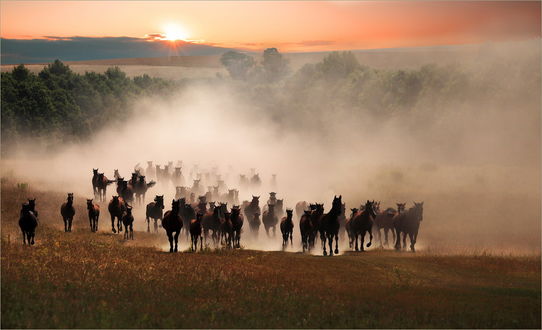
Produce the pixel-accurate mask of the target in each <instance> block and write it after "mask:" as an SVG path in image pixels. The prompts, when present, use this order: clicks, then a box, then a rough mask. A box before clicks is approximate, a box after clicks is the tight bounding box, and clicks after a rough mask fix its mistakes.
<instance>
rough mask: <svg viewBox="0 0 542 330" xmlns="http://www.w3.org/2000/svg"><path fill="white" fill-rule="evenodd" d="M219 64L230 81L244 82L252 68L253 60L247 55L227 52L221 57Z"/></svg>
mask: <svg viewBox="0 0 542 330" xmlns="http://www.w3.org/2000/svg"><path fill="white" fill-rule="evenodd" d="M220 62H221V63H222V65H224V67H225V68H226V70H228V73H229V74H230V77H232V79H238V80H244V79H246V78H247V76H248V75H249V73H250V71H251V70H252V69H253V68H254V64H255V62H254V58H252V56H249V55H247V54H243V53H239V52H235V51H229V52H226V53H224V54H223V55H222V57H221V58H220Z"/></svg>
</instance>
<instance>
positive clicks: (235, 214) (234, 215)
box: [231, 205, 244, 248]
mask: <svg viewBox="0 0 542 330" xmlns="http://www.w3.org/2000/svg"><path fill="white" fill-rule="evenodd" d="M243 222H244V219H243V215H242V214H241V209H240V208H239V205H234V206H233V207H232V209H231V223H232V231H233V247H237V248H240V247H241V228H243Z"/></svg>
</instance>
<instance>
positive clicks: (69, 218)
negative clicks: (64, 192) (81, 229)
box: [60, 193, 75, 232]
mask: <svg viewBox="0 0 542 330" xmlns="http://www.w3.org/2000/svg"><path fill="white" fill-rule="evenodd" d="M60 214H61V215H62V219H63V220H64V231H65V232H70V231H72V222H73V217H74V216H75V207H73V193H68V198H67V200H66V203H64V204H62V206H60Z"/></svg>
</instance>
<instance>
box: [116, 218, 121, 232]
mask: <svg viewBox="0 0 542 330" xmlns="http://www.w3.org/2000/svg"><path fill="white" fill-rule="evenodd" d="M120 218H121V216H120V215H119V216H117V229H118V230H119V233H120V232H121V231H122V220H121V219H120Z"/></svg>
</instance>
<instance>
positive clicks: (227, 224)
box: [220, 210, 233, 248]
mask: <svg viewBox="0 0 542 330" xmlns="http://www.w3.org/2000/svg"><path fill="white" fill-rule="evenodd" d="M220 212H221V213H222V214H223V215H224V217H223V218H221V219H220V234H221V235H220V236H221V238H220V241H221V242H222V243H223V244H226V246H227V247H228V248H231V247H232V242H233V224H232V222H231V213H230V212H223V211H222V210H221V211H220Z"/></svg>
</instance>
